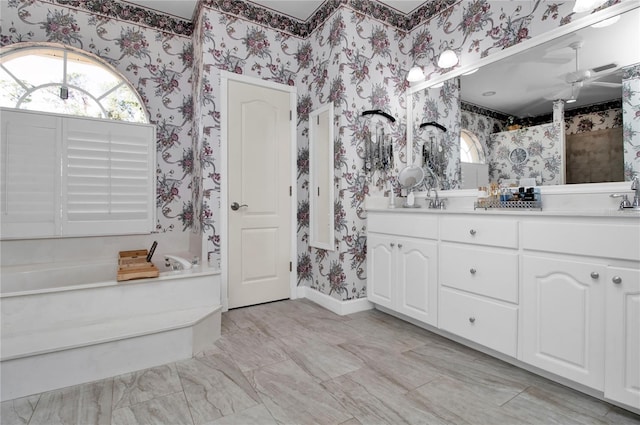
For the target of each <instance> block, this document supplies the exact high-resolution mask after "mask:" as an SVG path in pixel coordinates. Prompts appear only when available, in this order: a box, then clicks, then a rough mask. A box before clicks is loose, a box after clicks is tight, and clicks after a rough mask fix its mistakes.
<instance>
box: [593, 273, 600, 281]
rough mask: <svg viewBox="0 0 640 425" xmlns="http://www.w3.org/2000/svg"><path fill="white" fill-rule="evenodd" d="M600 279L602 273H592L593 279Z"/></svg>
mask: <svg viewBox="0 0 640 425" xmlns="http://www.w3.org/2000/svg"><path fill="white" fill-rule="evenodd" d="M599 277H600V273H598V272H591V279H598V278H599Z"/></svg>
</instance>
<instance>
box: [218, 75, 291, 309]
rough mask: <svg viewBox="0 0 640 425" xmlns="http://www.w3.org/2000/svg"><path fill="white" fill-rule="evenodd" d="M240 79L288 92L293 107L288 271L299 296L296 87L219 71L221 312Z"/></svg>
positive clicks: (226, 283) (225, 291)
mask: <svg viewBox="0 0 640 425" xmlns="http://www.w3.org/2000/svg"><path fill="white" fill-rule="evenodd" d="M232 80H233V81H238V82H241V83H246V84H253V85H255V86H260V87H266V88H270V89H274V90H280V91H284V92H288V93H289V107H290V110H291V125H290V132H291V143H290V146H289V153H290V156H291V164H290V168H291V170H290V178H291V187H292V191H291V198H290V199H291V205H290V207H291V220H290V221H291V223H290V225H291V227H290V231H291V241H290V259H289V261H291V264H292V270H291V273H289V297H290V298H291V299H295V298H297V280H298V267H297V255H298V254H297V252H298V249H297V248H298V235H297V224H296V217H297V205H298V196H297V180H296V178H297V170H296V164H297V139H296V135H297V126H296V123H297V122H298V115H297V111H296V105H297V89H296V87H295V86H289V85H286V84H280V83H275V82H273V81H267V80H262V79H260V78H256V77H248V76H245V75H241V74H235V73H233V72H229V71H220V103H221V104H220V174H221V175H222V176H223V182H222V183H221V184H220V223H221V227H220V238H221V239H222V242H221V245H220V269H221V270H220V274H221V278H222V285H221V288H220V289H221V293H220V298H221V301H222V311H227V310H228V309H229V208H228V207H227V206H228V204H229V174H228V169H229V168H228V167H229V164H228V161H229V158H228V156H227V155H228V154H229V151H228V132H227V131H228V130H227V119H228V104H227V100H228V98H227V93H228V82H229V81H232Z"/></svg>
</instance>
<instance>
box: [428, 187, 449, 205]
mask: <svg viewBox="0 0 640 425" xmlns="http://www.w3.org/2000/svg"><path fill="white" fill-rule="evenodd" d="M432 190H433V193H434V194H435V195H436V196H435V199H429V208H431V209H438V210H443V209H445V207H446V205H445V201H446V200H447V198H439V197H438V190H437V189H436V188H435V186H434V187H431V186H429V187H428V188H427V198H431V195H430V194H431V191H432Z"/></svg>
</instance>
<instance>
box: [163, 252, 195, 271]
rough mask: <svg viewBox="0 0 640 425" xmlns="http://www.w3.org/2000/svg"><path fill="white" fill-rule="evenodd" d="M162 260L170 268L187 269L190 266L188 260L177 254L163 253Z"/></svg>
mask: <svg viewBox="0 0 640 425" xmlns="http://www.w3.org/2000/svg"><path fill="white" fill-rule="evenodd" d="M164 262H165V265H166V266H167V267H171V270H189V269H190V268H191V266H192V264H191V262H190V261H189V260H187V259H186V258H182V257H178V256H177V255H169V254H165V255H164Z"/></svg>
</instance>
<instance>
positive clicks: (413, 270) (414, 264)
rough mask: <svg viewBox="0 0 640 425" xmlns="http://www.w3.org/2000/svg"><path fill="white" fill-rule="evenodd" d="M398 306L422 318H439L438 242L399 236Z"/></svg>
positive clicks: (433, 322) (432, 321)
mask: <svg viewBox="0 0 640 425" xmlns="http://www.w3.org/2000/svg"><path fill="white" fill-rule="evenodd" d="M396 249H397V251H396V253H397V261H396V264H397V278H398V291H399V293H398V305H397V310H398V311H399V312H400V313H403V314H406V315H407V316H409V317H412V318H414V319H417V320H420V321H421V322H424V323H427V324H430V325H433V326H436V325H437V322H438V314H437V313H438V312H437V308H438V298H437V296H438V283H437V279H438V273H437V264H438V261H437V253H438V247H437V244H436V242H429V241H421V240H415V239H414V240H412V239H406V238H398V241H397V246H396Z"/></svg>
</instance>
